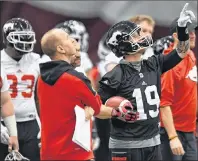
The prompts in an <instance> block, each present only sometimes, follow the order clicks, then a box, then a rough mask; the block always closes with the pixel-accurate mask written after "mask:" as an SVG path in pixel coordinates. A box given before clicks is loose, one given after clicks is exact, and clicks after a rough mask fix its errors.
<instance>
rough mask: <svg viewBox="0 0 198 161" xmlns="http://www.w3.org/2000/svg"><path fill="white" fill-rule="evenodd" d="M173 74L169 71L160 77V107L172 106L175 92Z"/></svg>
mask: <svg viewBox="0 0 198 161" xmlns="http://www.w3.org/2000/svg"><path fill="white" fill-rule="evenodd" d="M175 78H176V76H175V72H174V70H169V71H168V72H166V73H164V74H163V75H162V76H161V100H160V106H172V104H173V98H174V92H175V89H174V88H175Z"/></svg>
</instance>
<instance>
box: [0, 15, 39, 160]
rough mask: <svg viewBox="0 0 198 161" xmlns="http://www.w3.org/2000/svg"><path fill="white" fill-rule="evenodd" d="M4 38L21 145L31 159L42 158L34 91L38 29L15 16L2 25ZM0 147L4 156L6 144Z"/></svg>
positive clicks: (4, 56) (4, 59) (4, 58)
mask: <svg viewBox="0 0 198 161" xmlns="http://www.w3.org/2000/svg"><path fill="white" fill-rule="evenodd" d="M3 42H4V45H5V48H4V49H3V50H2V51H1V64H3V65H4V68H5V71H6V74H7V79H8V83H9V85H10V88H9V92H10V95H11V98H12V102H13V104H14V107H15V116H16V122H17V130H18V139H19V149H20V152H21V153H22V155H23V156H25V157H27V158H29V159H30V160H40V151H39V148H38V140H37V135H38V132H39V131H40V129H39V126H38V123H39V122H38V123H37V120H38V121H39V119H38V117H37V111H36V105H35V100H34V91H35V84H36V81H37V78H38V76H39V74H40V70H39V63H40V61H41V59H40V55H39V54H36V53H33V52H32V51H33V48H34V44H35V43H36V39H35V32H34V31H33V29H32V26H31V24H30V23H29V22H28V21H27V20H25V19H22V18H13V19H10V20H8V21H7V22H6V23H5V24H4V26H3ZM5 149H6V150H5ZM0 151H1V153H0V156H4V158H5V156H6V155H7V148H6V146H5V145H3V144H0Z"/></svg>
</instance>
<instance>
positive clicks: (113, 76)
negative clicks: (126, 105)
mask: <svg viewBox="0 0 198 161" xmlns="http://www.w3.org/2000/svg"><path fill="white" fill-rule="evenodd" d="M121 80H122V70H121V68H120V65H117V66H116V67H115V68H114V69H113V70H111V71H110V72H108V73H106V74H105V75H104V76H103V77H102V79H101V80H100V81H99V89H98V94H99V95H100V97H101V99H102V102H103V103H105V102H106V100H107V99H109V98H110V97H112V96H114V95H115V93H116V91H117V90H118V88H119V86H120V83H121Z"/></svg>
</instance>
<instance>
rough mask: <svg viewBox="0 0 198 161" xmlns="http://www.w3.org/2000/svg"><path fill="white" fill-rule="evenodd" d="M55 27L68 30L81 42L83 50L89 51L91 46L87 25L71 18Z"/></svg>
mask: <svg viewBox="0 0 198 161" xmlns="http://www.w3.org/2000/svg"><path fill="white" fill-rule="evenodd" d="M55 28H61V29H63V30H64V31H66V32H67V33H68V34H69V35H70V36H71V37H72V38H74V39H75V40H76V41H77V42H79V43H80V46H81V51H82V52H87V51H88V48H89V34H88V32H87V29H86V27H85V25H84V24H83V23H82V22H80V21H76V20H69V21H65V22H63V23H59V24H57V25H56V26H55Z"/></svg>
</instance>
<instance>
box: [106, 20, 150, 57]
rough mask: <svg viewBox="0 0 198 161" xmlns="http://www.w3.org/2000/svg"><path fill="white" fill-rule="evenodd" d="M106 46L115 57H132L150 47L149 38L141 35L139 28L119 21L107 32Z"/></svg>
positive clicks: (127, 22) (130, 23)
mask: <svg viewBox="0 0 198 161" xmlns="http://www.w3.org/2000/svg"><path fill="white" fill-rule="evenodd" d="M107 44H108V46H109V47H110V48H111V50H112V52H113V53H114V54H116V56H118V57H121V56H124V55H133V54H136V52H138V51H140V50H142V49H145V48H148V47H150V46H152V44H153V40H152V37H151V36H148V35H142V32H141V27H140V26H138V25H136V24H135V23H132V22H130V21H121V22H120V23H117V24H116V25H114V26H113V27H112V28H111V29H110V30H109V38H107Z"/></svg>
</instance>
